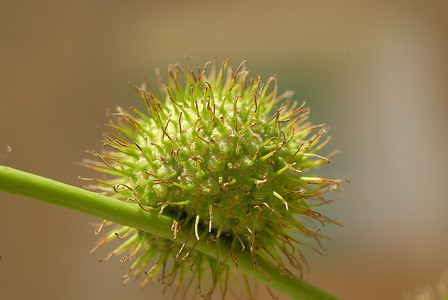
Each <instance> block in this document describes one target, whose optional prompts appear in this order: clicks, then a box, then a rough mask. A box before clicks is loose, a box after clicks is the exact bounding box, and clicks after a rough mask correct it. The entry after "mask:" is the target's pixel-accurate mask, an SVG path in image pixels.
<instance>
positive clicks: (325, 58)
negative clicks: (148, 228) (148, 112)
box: [0, 0, 448, 300]
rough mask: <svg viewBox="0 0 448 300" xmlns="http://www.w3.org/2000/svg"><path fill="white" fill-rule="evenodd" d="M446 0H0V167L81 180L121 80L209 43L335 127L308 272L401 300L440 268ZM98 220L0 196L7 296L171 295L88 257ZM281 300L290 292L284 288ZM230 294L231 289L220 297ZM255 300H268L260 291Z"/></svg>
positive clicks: (198, 52)
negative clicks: (319, 230)
mask: <svg viewBox="0 0 448 300" xmlns="http://www.w3.org/2000/svg"><path fill="white" fill-rule="evenodd" d="M447 4H448V3H447V2H446V1H398V0H389V1H354V0H341V1H323V0H315V1H262V0H259V1H160V2H159V1H147V2H146V3H143V2H141V3H140V2H132V3H131V1H0V164H2V165H8V166H12V167H15V168H18V169H21V170H25V171H29V172H32V173H36V174H40V175H43V176H47V177H50V178H53V179H57V180H60V181H63V182H66V183H69V184H73V185H77V186H82V185H83V182H80V181H79V180H77V177H78V175H82V176H88V175H91V173H89V170H86V169H83V168H81V167H78V166H75V165H74V164H73V163H74V162H79V161H81V160H82V159H83V158H86V157H87V154H84V153H83V151H84V150H85V149H101V135H102V133H103V132H105V131H106V129H105V128H104V126H103V124H104V123H105V122H106V113H105V111H106V109H107V108H114V107H115V106H116V105H122V106H124V107H128V106H131V105H136V103H139V101H140V100H139V98H138V97H137V96H136V95H135V94H134V91H133V90H132V89H130V88H129V87H128V86H127V84H126V83H127V81H132V82H134V83H139V82H140V81H141V78H142V75H143V74H148V75H149V77H150V78H154V76H153V74H154V69H155V68H156V67H160V68H161V71H162V75H166V67H167V65H168V64H170V63H175V62H180V63H184V62H185V59H184V55H185V54H188V55H189V57H190V59H191V61H192V65H193V66H199V65H203V64H204V63H205V62H206V61H208V60H210V59H212V58H213V56H214V55H217V56H218V58H219V59H220V60H221V61H222V60H223V59H225V58H227V57H232V58H233V60H232V64H233V66H234V67H235V68H236V67H237V66H238V65H239V63H240V62H241V61H242V60H243V59H247V60H248V61H249V64H248V68H249V70H250V71H251V74H252V75H253V76H255V75H256V74H258V73H263V74H264V76H265V77H264V78H267V77H268V76H270V75H272V74H277V75H278V77H279V83H280V89H281V90H285V89H291V90H295V91H296V92H297V93H296V96H295V99H296V100H298V101H303V100H304V99H307V103H308V105H309V106H310V107H311V109H312V114H311V120H312V121H313V122H314V123H320V122H326V123H328V124H329V125H330V126H331V131H330V135H331V136H333V141H332V142H331V144H330V145H329V146H328V147H327V151H328V152H331V151H332V150H333V149H340V150H341V154H340V155H338V156H336V157H335V158H334V159H333V163H332V164H331V165H329V166H327V167H326V168H325V169H323V170H322V172H325V173H326V174H327V175H330V176H335V177H336V176H338V177H345V178H349V179H350V180H351V181H352V183H351V184H346V185H344V190H345V192H344V194H343V198H344V200H343V201H342V202H338V203H336V204H334V205H332V206H331V207H327V208H325V210H326V212H327V213H328V214H329V215H330V216H332V217H333V218H336V219H339V218H340V219H342V220H344V224H345V228H343V229H341V228H338V227H335V226H329V227H328V228H326V233H327V234H329V235H331V237H332V238H333V242H331V243H327V244H326V245H327V246H328V248H329V250H330V255H329V256H328V257H325V258H322V257H320V256H317V255H315V254H308V255H307V258H308V261H309V263H310V265H311V272H309V273H307V274H305V279H306V280H308V281H310V282H311V283H313V284H315V285H317V286H319V287H321V288H323V289H324V290H327V291H328V292H331V293H333V294H335V295H337V296H339V297H341V298H343V299H400V298H401V297H402V296H403V293H404V291H414V290H415V289H417V288H419V287H422V286H424V285H426V284H435V283H436V281H437V279H438V277H439V275H440V274H441V273H442V272H443V271H444V270H446V269H447V268H448V238H447V232H448V217H447V212H448V193H447V185H448V173H447V171H448V155H447V149H448V120H447V118H446V117H447V113H448V97H447V96H448V80H447V79H448V56H447V53H448V5H447ZM97 221H98V220H96V219H94V218H92V217H89V216H84V215H80V214H78V213H75V212H71V211H67V210H64V209H60V208H57V207H52V206H50V205H47V204H44V203H39V202H36V201H32V200H28V199H25V198H21V197H15V196H11V195H8V194H3V193H2V194H0V258H1V260H0V298H1V299H111V300H112V299H171V296H172V294H170V292H168V293H167V295H166V296H162V295H160V294H161V287H160V286H159V285H157V284H156V285H154V286H151V287H149V288H147V289H145V290H143V291H140V290H139V288H138V283H134V282H133V283H129V284H127V285H122V284H121V282H120V276H121V275H122V274H123V273H124V272H125V269H122V268H120V267H119V264H120V263H119V259H118V258H117V259H112V260H111V261H109V262H105V263H97V259H99V258H102V257H103V256H105V254H106V252H107V250H110V249H111V248H109V249H106V250H104V249H103V250H101V251H99V252H98V253H95V254H92V255H90V254H89V250H90V249H91V248H92V247H93V246H94V244H95V241H96V239H97V236H94V234H93V232H94V229H93V228H92V227H90V226H89V225H88V223H89V222H97ZM278 296H279V297H280V299H286V298H284V297H283V296H281V295H278ZM229 298H230V297H229ZM259 298H260V299H270V296H269V294H268V293H267V292H266V290H265V289H264V288H261V289H260V291H259Z"/></svg>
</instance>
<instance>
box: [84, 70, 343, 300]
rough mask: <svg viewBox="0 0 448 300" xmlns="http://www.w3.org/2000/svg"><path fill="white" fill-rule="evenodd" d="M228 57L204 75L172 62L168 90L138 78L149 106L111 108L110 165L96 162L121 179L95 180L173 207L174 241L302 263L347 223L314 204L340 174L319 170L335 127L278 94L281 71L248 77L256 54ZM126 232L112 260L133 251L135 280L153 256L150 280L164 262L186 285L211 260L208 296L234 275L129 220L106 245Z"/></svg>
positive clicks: (107, 188)
mask: <svg viewBox="0 0 448 300" xmlns="http://www.w3.org/2000/svg"><path fill="white" fill-rule="evenodd" d="M227 65H228V61H226V62H224V64H223V65H222V67H221V68H219V69H217V65H216V64H211V65H209V64H207V65H206V66H205V67H204V68H203V69H201V68H199V71H198V72H197V73H195V72H194V71H193V70H191V69H190V68H188V69H187V70H184V69H183V68H182V67H181V66H179V65H172V66H170V67H169V80H168V85H165V84H164V83H163V82H162V81H161V80H159V82H158V87H159V91H156V90H155V89H154V88H153V87H152V86H151V85H149V83H145V84H142V86H141V87H136V86H133V85H132V87H133V88H134V89H135V90H136V91H137V93H138V95H139V96H140V98H141V100H142V101H143V103H144V104H145V106H146V109H147V113H143V112H140V111H138V110H137V109H134V108H132V109H131V110H132V112H128V111H126V110H124V109H123V108H118V110H117V112H116V113H114V114H112V118H113V121H111V124H110V126H111V127H112V129H113V133H108V134H106V135H105V139H104V145H105V146H106V147H108V150H107V151H104V152H103V153H102V154H98V153H96V152H94V154H95V155H96V156H97V157H99V158H100V160H101V162H98V163H92V167H93V168H94V169H96V170H98V171H102V172H105V173H108V174H110V175H112V178H111V179H109V180H108V181H103V180H97V182H98V185H97V186H96V188H98V189H99V190H100V191H102V192H103V193H105V194H108V195H113V196H115V197H119V198H121V199H123V200H126V201H130V202H134V203H135V204H136V205H139V206H140V207H141V208H142V209H143V210H144V211H156V212H159V213H161V214H164V215H167V216H170V217H171V218H172V219H173V220H174V221H173V227H172V230H173V235H174V236H173V239H176V236H178V235H181V234H183V235H187V236H188V238H194V239H196V240H198V241H199V240H200V239H206V240H207V241H209V242H210V243H216V242H218V241H219V240H223V241H224V242H226V243H228V244H229V245H230V249H231V250H230V253H229V256H230V257H232V260H234V262H235V263H237V260H236V259H235V258H234V254H232V253H233V251H234V249H235V247H241V248H242V249H243V250H244V251H249V252H250V254H251V257H252V260H253V264H254V265H257V258H262V259H264V260H266V261H267V262H268V263H269V264H270V265H271V266H274V267H275V268H276V269H278V270H280V271H282V272H288V273H289V272H290V271H289V270H288V268H287V267H286V266H285V263H284V260H285V259H286V260H288V261H289V262H290V264H291V265H292V266H293V267H295V268H298V269H300V270H301V268H302V266H303V265H304V264H305V263H304V261H303V256H302V253H301V249H302V247H307V248H310V249H313V250H315V251H316V252H319V253H325V252H326V249H324V248H323V247H322V245H321V243H320V240H321V239H322V238H325V236H323V235H321V233H320V228H319V227H320V226H323V225H324V223H325V222H331V223H336V224H339V223H338V222H335V221H333V220H331V219H329V218H327V217H324V216H323V215H322V214H321V213H320V212H317V211H315V210H314V209H315V208H316V207H318V206H320V205H322V204H326V203H328V202H329V200H326V199H325V198H324V196H323V195H324V194H325V193H327V192H329V191H332V190H336V189H337V188H338V185H339V183H340V182H341V180H330V179H326V178H322V177H319V176H316V175H314V174H313V173H312V172H313V170H314V169H316V168H318V167H320V166H322V165H323V164H325V163H327V162H329V158H330V156H331V154H330V155H327V156H322V155H320V154H318V152H319V151H320V150H321V149H322V147H323V146H325V144H327V143H328V141H329V139H326V140H324V141H322V137H323V136H324V135H325V133H326V128H325V124H321V125H312V124H311V123H310V122H308V121H307V118H308V114H309V109H308V108H306V107H305V105H304V104H302V105H298V104H297V102H294V101H292V100H291V99H290V97H291V96H292V93H290V92H286V93H284V94H281V95H278V94H277V80H276V78H275V77H270V78H269V79H268V80H267V82H266V83H264V82H263V81H262V79H261V75H258V76H256V77H255V78H252V79H248V77H247V76H248V72H247V71H246V62H243V63H241V65H240V66H239V67H238V69H237V70H236V72H232V71H231V69H230V68H229V67H228V66H227ZM207 67H209V68H210V70H209V69H207ZM105 223H107V222H105ZM117 237H119V238H123V237H127V239H126V240H125V242H124V243H123V244H122V245H121V246H119V247H118V248H117V249H116V250H115V251H113V252H112V253H111V254H110V255H109V257H110V256H112V255H116V254H119V253H122V252H126V251H128V255H127V256H126V257H125V258H124V259H123V260H124V261H126V260H129V259H130V258H134V260H133V263H132V265H131V267H130V269H129V271H128V273H127V274H126V276H125V277H126V278H127V277H128V275H129V274H131V273H133V274H134V276H135V277H136V276H138V275H139V274H140V273H142V272H143V271H144V270H146V269H147V265H148V264H150V263H151V261H155V262H154V266H153V267H152V268H148V269H149V271H147V272H146V278H145V280H144V281H143V283H142V285H143V286H144V285H146V284H147V283H148V282H149V281H150V280H151V278H153V277H155V276H156V275H157V273H158V272H159V271H160V270H162V269H163V270H164V273H163V277H164V280H165V282H168V284H169V283H170V282H171V281H172V280H174V278H175V276H176V274H178V277H177V278H178V281H179V283H180V284H181V283H183V282H185V281H186V277H187V274H188V273H189V272H188V271H189V270H190V269H191V270H193V271H194V273H195V274H196V276H197V277H198V285H199V287H200V283H201V280H202V277H203V272H204V268H209V269H211V272H210V274H212V275H211V276H212V280H211V284H210V293H209V294H206V295H210V294H211V292H212V291H213V290H214V288H215V286H216V285H217V284H218V283H219V282H227V277H228V276H229V272H228V266H227V265H225V264H220V263H216V258H212V257H209V256H207V255H204V254H202V253H200V252H198V251H195V250H194V247H193V248H190V249H187V247H185V244H182V245H180V244H176V243H173V242H172V241H169V240H166V239H162V238H159V237H156V236H153V235H151V234H149V233H145V232H141V231H138V230H134V229H133V228H129V227H125V226H119V227H118V229H114V230H112V231H111V232H110V233H109V234H108V235H106V236H105V237H104V238H103V240H101V241H100V243H99V245H103V244H105V243H107V242H109V241H111V240H113V239H115V238H117ZM313 240H314V244H315V245H316V246H313ZM187 258H188V259H187ZM167 266H168V267H169V268H171V270H168V271H165V268H166V267H167ZM167 274H168V275H167ZM207 274H208V273H207ZM190 284H191V283H190ZM187 287H189V285H187ZM224 293H225V291H224Z"/></svg>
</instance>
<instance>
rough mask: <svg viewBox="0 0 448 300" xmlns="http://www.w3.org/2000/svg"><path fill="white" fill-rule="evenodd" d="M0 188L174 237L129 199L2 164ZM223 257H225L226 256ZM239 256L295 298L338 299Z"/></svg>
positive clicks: (162, 220)
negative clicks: (107, 195) (118, 197)
mask: <svg viewBox="0 0 448 300" xmlns="http://www.w3.org/2000/svg"><path fill="white" fill-rule="evenodd" d="M0 191H4V192H7V193H11V194H14V195H19V196H23V197H26V198H31V199H35V200H39V201H42V202H46V203H49V204H52V205H56V206H60V207H64V208H67V209H70V210H74V211H78V212H81V213H84V214H87V215H90V216H93V217H97V218H101V219H106V220H109V221H111V222H115V223H118V224H121V225H125V226H129V227H134V228H137V229H140V230H143V231H146V232H149V233H151V234H154V235H157V236H160V237H163V238H166V239H171V240H172V239H173V232H172V231H171V225H172V223H173V220H172V219H171V218H169V217H167V216H164V215H162V214H159V213H156V212H146V211H144V210H142V209H141V208H140V207H139V206H138V205H135V204H132V203H130V202H125V201H121V200H117V199H114V198H111V197H106V196H103V195H100V194H97V193H94V192H90V191H87V190H83V189H80V188H77V187H74V186H71V185H67V184H64V183H61V182H58V181H55V180H52V179H49V178H45V177H41V176H38V175H34V174H31V173H27V172H23V171H20V170H16V169H13V168H10V167H5V166H0ZM185 240H186V237H185V236H178V237H177V239H176V242H178V243H184V242H185ZM193 244H194V241H192V240H190V241H189V243H187V245H188V246H190V247H191V246H193ZM195 249H196V250H198V251H201V252H203V253H205V254H207V255H209V256H212V257H216V253H217V250H219V253H228V252H229V249H230V248H229V245H225V244H224V243H220V245H219V249H217V248H216V243H212V244H209V245H207V243H206V241H205V240H201V241H200V242H199V243H198V244H197V245H196V247H195ZM220 256H221V257H225V255H220ZM236 256H237V259H238V269H239V270H240V271H241V272H243V273H245V274H246V275H249V276H251V277H253V278H255V279H256V280H258V281H260V282H262V283H264V284H265V285H267V286H269V287H270V288H272V289H275V290H277V291H278V292H280V293H282V294H284V295H286V296H288V297H290V298H292V299H303V300H306V299H310V300H311V299H321V300H326V299H328V300H330V299H338V298H337V297H335V296H333V295H331V294H329V293H327V292H325V291H323V290H321V289H319V288H317V287H315V286H313V285H311V284H309V283H307V282H306V281H304V280H302V279H299V278H293V277H292V276H290V275H286V274H282V273H280V272H278V271H277V270H275V269H274V268H272V267H270V266H269V265H268V264H266V263H265V262H264V261H263V259H262V258H260V257H259V258H258V259H257V263H258V265H259V266H260V267H261V268H262V269H264V270H265V271H266V273H267V274H269V276H270V278H269V277H268V276H267V275H266V274H265V273H263V272H262V271H261V270H260V269H258V268H257V267H255V268H254V267H253V266H252V260H251V257H250V255H249V253H248V251H245V252H243V251H241V250H239V251H237V253H236Z"/></svg>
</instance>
